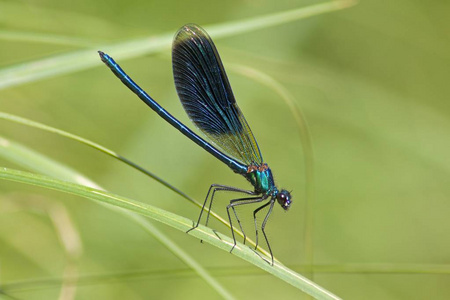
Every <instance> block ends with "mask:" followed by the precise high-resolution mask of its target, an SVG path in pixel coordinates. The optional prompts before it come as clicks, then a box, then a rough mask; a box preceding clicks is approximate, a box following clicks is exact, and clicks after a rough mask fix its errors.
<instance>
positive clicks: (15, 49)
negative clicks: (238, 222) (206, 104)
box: [0, 0, 450, 299]
mask: <svg viewBox="0 0 450 300" xmlns="http://www.w3.org/2000/svg"><path fill="white" fill-rule="evenodd" d="M315 3H317V2H315V1H293V0H278V1H270V0H260V1H256V0H253V1H236V0H232V1H221V2H216V1H204V0H196V1H164V2H162V1H142V0H128V1H119V0H112V1H87V0H81V1H54V0H47V1H45V0H38V1H1V2H0V38H1V40H0V43H1V44H0V45H1V47H0V68H1V69H0V72H1V71H5V70H6V71H8V70H10V69H11V68H14V67H16V66H20V65H21V64H24V63H29V62H34V61H39V60H40V59H43V58H51V57H54V56H55V57H56V56H58V55H60V54H64V53H70V52H72V51H78V50H81V49H88V48H95V47H96V46H97V45H103V44H109V43H111V44H113V43H120V42H123V41H127V40H129V39H134V38H142V37H146V36H148V37H151V36H158V35H162V34H168V33H169V34H170V33H173V34H174V33H175V32H176V30H177V29H178V28H179V27H181V26H182V25H183V24H185V23H190V22H194V23H197V24H200V25H202V26H205V27H206V28H207V25H208V24H221V23H224V22H229V21H237V20H246V19H249V18H252V17H255V16H259V15H264V14H270V13H274V12H281V11H285V10H292V9H296V8H299V7H306V6H308V5H312V4H315ZM449 12H450V2H448V1H444V0H440V1H438V0H432V1H419V0H414V1H406V0H398V1H393V2H385V1H375V0H367V1H361V2H360V3H358V4H357V5H356V6H354V7H351V8H348V9H344V10H340V11H335V12H331V13H327V14H323V15H320V16H315V17H311V18H308V19H304V20H299V21H294V22H288V23H285V24H282V25H279V26H273V27H270V28H266V29H262V30H256V31H251V32H247V33H244V34H235V35H233V36H231V37H227V38H221V39H214V36H212V38H213V39H214V40H215V42H216V46H217V48H218V50H219V52H220V54H221V56H222V60H223V62H224V65H225V68H226V69H227V70H228V76H229V78H230V82H231V85H232V87H233V90H234V93H235V96H236V98H237V100H238V102H239V105H240V107H241V109H242V111H243V112H244V114H245V116H246V118H247V121H248V122H249V124H250V125H251V127H252V130H253V132H254V134H255V136H256V138H257V140H258V143H259V145H260V147H261V150H262V153H263V156H264V159H265V161H266V162H268V163H269V164H270V166H271V168H272V170H273V172H274V174H275V179H276V181H277V183H278V185H279V186H280V187H283V188H287V189H291V190H293V196H294V204H293V205H292V208H291V210H290V211H289V212H288V213H284V212H283V211H282V210H281V209H280V208H279V207H275V209H274V213H273V214H272V216H271V219H270V220H269V224H268V229H267V230H268V233H269V238H270V240H271V246H272V249H273V251H274V254H275V256H276V257H277V258H278V259H279V260H280V261H281V262H282V263H284V264H285V265H287V266H288V267H290V268H292V269H294V270H296V271H298V272H300V273H302V272H306V271H307V269H306V268H305V265H308V264H310V263H312V264H313V267H312V268H313V274H309V273H308V274H306V275H309V276H310V278H312V279H313V280H314V281H315V282H317V283H318V284H319V285H321V286H323V287H324V288H326V289H328V290H330V291H332V292H333V293H335V294H337V295H339V296H340V297H343V298H344V299H448V298H449V297H450V278H449V276H450V251H449V249H450V239H449V236H450V222H449V212H450V201H449V195H450V176H449V173H450V156H449V150H450V139H449V133H450V118H449V116H450V105H449V101H448V100H449V95H450V84H449V79H450V74H449V65H450V39H449V31H448V28H450V13H449ZM44 38H45V39H44ZM96 55H97V54H96V53H95V52H94V51H93V53H92V56H96ZM120 63H121V65H122V66H123V67H124V68H125V69H126V70H127V72H128V73H129V74H130V75H132V76H133V78H134V79H135V80H136V81H137V82H138V83H140V84H141V86H142V87H143V88H145V89H146V90H147V91H148V92H149V93H150V94H151V95H152V96H153V97H154V98H155V99H157V100H158V101H159V103H160V104H161V105H162V106H164V107H165V108H166V109H167V110H168V111H170V112H171V113H172V114H173V115H175V116H176V117H178V118H180V119H181V120H182V121H183V122H186V123H187V124H190V122H189V120H188V118H187V116H186V114H185V113H184V112H183V109H182V107H181V105H180V103H179V101H178V98H177V96H176V92H175V88H174V86H173V79H172V70H171V62H170V50H167V51H163V52H161V53H159V54H152V55H145V56H140V57H138V58H135V59H129V60H123V61H120ZM26 66H28V67H30V68H31V67H32V66H30V65H29V64H27V65H26ZM242 68H251V69H254V70H256V71H258V72H263V73H264V74H265V75H267V76H270V77H272V78H273V79H275V80H276V81H277V82H278V83H279V84H280V85H281V86H282V87H283V88H284V89H285V90H286V91H287V92H288V93H289V94H290V95H291V97H292V98H293V99H294V101H295V104H296V105H297V107H299V108H300V109H301V110H302V112H303V115H304V117H305V120H306V121H307V123H308V125H309V130H310V135H311V138H312V146H313V150H314V175H315V178H314V182H308V181H307V180H306V177H305V159H304V155H305V153H304V147H302V143H301V138H300V135H299V130H298V129H299V128H298V124H297V123H296V121H295V119H294V118H293V114H292V110H291V109H290V108H289V107H288V106H287V105H286V103H285V102H284V101H283V99H282V97H281V96H280V94H279V93H277V92H275V91H274V90H273V89H271V88H270V87H269V86H267V85H265V84H262V83H261V82H258V81H255V80H254V79H252V78H250V77H249V76H246V74H244V73H242V72H239V71H238V70H240V69H242ZM0 105H1V111H3V112H8V113H10V114H15V115H18V116H21V117H25V118H29V119H31V120H35V121H38V122H42V123H44V124H48V125H50V126H54V127H56V128H60V129H62V130H66V131H69V132H71V133H74V134H77V135H80V136H82V137H85V138H87V139H91V140H93V141H95V142H98V143H100V144H102V145H104V146H106V147H108V148H110V149H112V150H114V151H117V152H118V153H120V154H122V155H124V156H126V157H128V158H130V159H132V160H133V161H135V162H137V163H139V164H140V165H142V166H143V167H145V168H147V169H149V170H151V171H152V172H154V173H156V174H158V175H159V176H161V177H162V178H164V179H166V180H167V181H169V182H170V183H171V184H173V185H175V186H176V187H178V188H180V189H181V190H183V191H184V192H186V193H187V194H189V195H191V196H192V197H194V198H195V199H197V200H198V201H202V200H203V198H204V196H205V193H206V191H207V188H208V187H209V185H210V184H211V183H222V184H229V185H234V186H238V187H242V188H249V186H248V184H247V183H246V182H245V180H243V179H242V178H241V177H239V176H236V175H234V174H233V173H232V172H231V171H230V170H228V169H227V167H226V166H224V165H223V164H221V163H220V162H218V161H217V160H216V159H214V158H213V157H212V156H210V155H209V154H207V153H206V152H205V151H203V150H201V149H200V148H199V147H198V146H196V145H195V144H194V143H192V142H191V141H189V140H188V139H186V138H185V137H183V136H182V135H180V134H179V133H178V132H177V131H176V130H174V129H173V128H171V127H170V125H168V124H167V123H165V122H164V121H162V120H161V119H160V118H159V117H158V116H157V115H156V114H155V113H153V112H152V111H151V110H149V109H148V108H146V107H145V106H144V105H143V104H142V103H141V102H140V101H139V100H138V99H137V98H136V97H135V96H134V95H132V94H131V93H130V92H129V91H128V90H127V89H126V88H125V87H123V86H122V84H121V83H120V82H119V81H118V80H117V79H116V78H114V77H113V75H112V74H111V72H110V71H109V70H107V68H106V67H104V66H102V65H100V64H98V65H97V66H96V67H94V68H90V69H86V70H83V71H80V72H74V73H69V74H64V75H60V76H54V77H52V78H46V79H43V80H37V81H33V82H28V83H26V84H19V85H15V86H12V87H6V88H3V89H2V90H0ZM0 126H1V127H0V135H1V136H3V137H5V138H7V139H11V140H13V141H16V142H19V143H21V144H22V145H24V146H26V147H28V148H30V149H33V150H34V151H37V152H40V153H42V154H44V155H46V156H48V157H51V158H52V159H54V160H56V161H59V162H60V163H62V164H64V165H67V166H69V167H71V168H72V169H74V170H77V171H78V172H80V173H82V174H84V175H85V176H87V177H88V178H90V179H91V180H93V181H95V182H96V183H97V184H99V185H101V186H102V187H104V188H105V189H107V190H109V191H111V192H114V193H117V194H120V195H123V196H126V197H130V198H132V199H136V200H139V201H142V202H145V203H149V204H152V205H154V206H157V207H160V208H163V209H165V210H168V211H171V212H174V213H176V214H179V215H182V216H185V217H188V218H190V219H193V220H194V219H196V218H197V216H198V213H199V209H198V208H196V207H194V206H193V205H191V204H189V203H188V202H187V201H185V200H184V199H182V198H181V197H179V196H178V195H176V194H174V193H173V192H171V191H169V190H167V189H166V188H164V187H162V186H161V185H160V184H158V183H156V182H154V181H152V180H150V179H149V178H148V177H145V176H143V175H142V174H139V173H138V172H136V171H135V170H132V169H131V168H129V167H127V166H125V165H123V164H121V163H119V162H117V161H116V160H114V159H111V158H110V157H107V156H106V155H104V154H102V153H100V152H98V151H96V150H93V149H90V148H88V147H86V146H83V145H80V144H78V143H77V142H75V141H72V140H68V139H65V138H62V137H60V136H57V135H54V134H50V133H46V132H43V131H40V130H37V129H32V128H29V127H25V126H22V125H18V124H14V123H11V122H8V121H4V120H1V121H0ZM303 146H305V145H303ZM0 164H1V166H5V167H11V168H16V169H24V170H26V168H24V167H23V166H20V165H18V164H15V163H12V162H10V161H8V160H7V159H5V158H3V157H0ZM307 188H309V189H310V191H313V193H312V194H313V195H314V197H313V198H312V199H310V200H309V201H310V203H311V211H312V213H313V214H312V217H313V222H314V227H313V228H306V232H305V219H306V218H307V216H306V214H307V213H308V210H306V201H305V199H306V192H305V191H306V190H307ZM225 203H227V202H226V199H222V200H220V201H218V202H217V203H216V205H215V207H214V208H215V211H217V212H218V213H219V214H221V215H222V216H223V217H225V216H226V212H225ZM309 217H311V215H309ZM243 219H246V221H247V222H248V221H250V222H251V212H250V211H246V213H244V214H243ZM155 225H156V226H157V227H158V228H159V229H160V230H161V231H163V232H164V233H165V234H166V235H167V236H168V237H170V238H171V239H173V240H174V241H175V242H176V243H178V244H179V245H181V246H182V247H183V249H184V250H185V251H186V252H187V253H189V254H190V255H192V257H193V258H194V259H196V260H197V261H199V262H200V263H201V264H202V265H203V266H204V267H205V268H207V269H208V270H209V271H210V272H211V273H212V274H213V276H214V277H215V278H216V279H217V280H218V281H219V282H220V283H221V284H222V285H223V286H224V287H225V288H226V289H227V290H228V291H229V292H231V293H232V294H233V295H234V296H235V297H237V298H241V299H242V298H262V299H268V298H274V297H280V298H283V299H294V298H295V299H297V298H299V297H303V296H304V294H303V293H302V292H300V291H299V290H297V289H295V288H294V287H292V286H290V285H289V284H287V283H285V282H283V281H281V280H279V279H277V278H274V277H272V276H271V275H268V274H265V273H264V272H262V271H260V270H259V269H256V268H255V267H254V266H252V265H249V264H248V263H246V262H244V261H241V260H240V259H238V258H236V257H235V256H233V255H230V254H228V253H226V252H223V251H220V250H217V249H216V248H214V247H211V246H209V245H207V244H201V243H199V241H198V240H197V239H194V238H192V237H190V236H189V235H187V234H184V233H181V232H179V231H175V230H173V229H171V228H168V227H166V226H164V225H161V224H155ZM212 227H214V228H215V229H217V230H218V231H219V232H222V233H225V234H229V229H228V228H226V227H224V226H223V225H219V224H218V223H217V222H213V224H212ZM58 232H62V233H61V234H59V233H58ZM308 234H309V235H312V240H313V242H314V243H313V244H312V247H313V248H312V252H313V261H312V262H311V261H309V260H310V259H311V255H305V251H307V250H305V249H307V248H308V247H311V245H309V246H308V245H305V241H306V243H307V238H306V237H307V235H308ZM60 236H63V237H66V238H68V239H69V241H65V242H63V241H62V240H61V238H60ZM67 243H68V244H69V245H72V246H71V247H72V248H70V249H71V250H70V249H69V250H65V248H64V246H63V245H67ZM310 250H311V249H310ZM69 262H70V263H69ZM70 267H72V268H76V270H77V271H76V272H75V273H74V272H72V273H70V269H69V268H70ZM72 271H73V270H72ZM67 274H77V275H78V276H80V277H81V279H80V282H79V284H78V285H77V286H76V288H75V289H73V290H71V291H63V292H62V291H61V282H60V281H61V278H63V277H64V276H65V275H67ZM94 275H98V276H99V277H92V276H94ZM2 287H3V288H4V289H5V292H6V293H8V294H10V295H13V296H15V297H17V298H18V299H56V298H58V297H59V298H60V299H73V298H76V299H149V298H154V299H180V298H183V299H204V298H208V299H219V298H220V295H218V294H217V292H216V291H215V290H213V289H212V288H211V287H210V286H209V285H207V284H206V283H205V282H204V281H203V280H202V279H200V278H199V277H198V276H197V275H196V274H195V273H193V272H192V271H191V270H189V269H188V268H187V267H186V266H185V265H184V264H183V263H182V262H181V261H180V260H179V259H178V258H177V257H175V256H174V255H173V254H171V253H170V252H169V251H168V250H167V249H166V248H165V247H164V246H162V245H161V244H160V243H159V242H158V241H157V240H155V239H154V238H152V237H151V236H149V235H148V234H147V233H146V232H144V231H143V230H142V229H141V228H140V227H139V226H137V225H136V224H135V223H133V222H130V220H129V219H126V218H123V216H121V215H119V214H117V213H115V212H112V211H110V210H107V209H105V208H104V207H103V206H100V205H98V204H96V203H93V202H90V201H88V200H85V199H82V198H80V197H75V196H71V195H67V194H62V193H59V192H54V191H48V190H45V189H42V188H38V187H33V186H26V185H23V184H19V183H12V182H8V181H0V289H1V288H2ZM1 297H2V296H1V295H0V298H1ZM5 298H6V296H5Z"/></svg>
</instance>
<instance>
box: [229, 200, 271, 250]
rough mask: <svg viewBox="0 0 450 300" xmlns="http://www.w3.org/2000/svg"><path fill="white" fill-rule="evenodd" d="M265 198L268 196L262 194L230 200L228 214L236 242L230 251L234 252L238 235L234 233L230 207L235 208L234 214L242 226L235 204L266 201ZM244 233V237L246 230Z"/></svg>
mask: <svg viewBox="0 0 450 300" xmlns="http://www.w3.org/2000/svg"><path fill="white" fill-rule="evenodd" d="M265 199H267V196H266V195H262V196H259V197H248V198H239V199H234V200H231V201H230V204H229V205H228V206H227V214H228V220H229V221H230V226H231V235H232V236H233V242H234V244H233V247H232V248H231V250H230V252H232V251H233V249H234V247H236V237H235V235H234V230H233V222H232V221H231V216H230V207H231V208H232V209H233V211H234V214H235V216H236V219H237V221H238V223H239V226H240V220H239V218H238V216H237V214H236V211H235V210H234V207H235V206H239V205H245V204H251V203H258V202H261V201H264V200H265ZM241 230H242V227H241ZM242 233H243V234H244V237H245V233H244V232H242Z"/></svg>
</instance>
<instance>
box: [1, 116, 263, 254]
mask: <svg viewBox="0 0 450 300" xmlns="http://www.w3.org/2000/svg"><path fill="white" fill-rule="evenodd" d="M0 119H4V120H8V121H12V122H15V123H19V124H22V125H26V126H29V127H33V128H37V129H41V130H44V131H48V132H51V133H55V134H58V135H60V136H63V137H66V138H69V139H71V140H74V141H77V142H79V143H82V144H84V145H87V146H89V147H91V148H94V149H96V150H99V151H101V152H103V153H105V154H107V155H109V156H111V157H113V158H115V159H117V160H119V161H121V162H123V163H125V164H127V165H129V166H130V167H132V168H134V169H136V170H138V171H139V172H141V173H143V174H145V175H147V176H149V177H151V178H153V179H154V180H156V181H157V182H159V183H160V184H162V185H164V186H165V187H167V188H168V189H170V190H171V191H173V192H175V193H177V194H178V195H180V196H181V197H183V198H184V199H186V200H188V201H189V202H191V203H193V204H194V205H196V206H197V207H199V208H202V207H203V205H202V204H200V203H199V202H198V201H196V200H194V199H192V198H191V197H189V196H188V195H186V194H185V193H184V192H182V191H181V190H179V189H177V188H176V187H174V186H173V185H171V184H169V183H168V182H166V181H165V180H163V179H161V178H159V177H158V176H156V175H155V174H153V173H152V172H150V171H148V170H146V169H144V168H142V167H141V166H139V165H137V164H135V163H134V162H132V161H130V160H129V159H127V158H125V157H123V156H121V155H119V154H117V153H115V152H114V151H111V150H109V149H107V148H105V147H103V146H101V145H99V144H97V143H94V142H92V141H90V140H87V139H85V138H82V137H80V136H77V135H74V134H71V133H69V132H66V131H63V130H60V129H57V128H54V127H51V126H47V125H44V124H41V123H38V122H35V121H31V120H28V119H25V118H22V117H19V116H14V115H11V114H7V113H5V112H0ZM205 210H206V211H208V209H207V208H205ZM210 213H211V215H212V216H214V218H216V219H217V220H218V221H219V222H221V223H222V224H224V225H225V226H227V227H228V228H230V224H228V222H227V221H225V219H223V218H222V217H221V216H219V215H218V214H217V213H215V212H213V211H211V212H210ZM233 230H234V232H235V233H237V234H238V235H239V236H241V237H243V236H244V235H243V234H242V232H240V231H239V230H237V229H236V228H233ZM247 242H248V243H249V244H250V245H252V246H256V243H255V242H254V241H253V240H251V239H249V238H247ZM258 251H260V252H261V253H263V254H264V255H269V254H268V252H267V251H266V250H264V249H262V248H261V247H259V246H258Z"/></svg>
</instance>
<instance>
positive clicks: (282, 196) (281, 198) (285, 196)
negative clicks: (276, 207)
mask: <svg viewBox="0 0 450 300" xmlns="http://www.w3.org/2000/svg"><path fill="white" fill-rule="evenodd" d="M277 201H278V203H279V204H280V205H281V207H282V208H283V209H284V210H288V209H289V207H290V206H291V203H292V200H291V193H290V192H288V191H286V190H281V191H279V192H278V194H277Z"/></svg>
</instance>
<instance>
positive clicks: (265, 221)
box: [261, 199, 275, 266]
mask: <svg viewBox="0 0 450 300" xmlns="http://www.w3.org/2000/svg"><path fill="white" fill-rule="evenodd" d="M270 203H271V205H270V207H269V211H268V212H267V215H266V217H265V218H264V221H263V222H262V225H261V231H262V232H263V234H264V238H265V239H266V243H267V247H268V248H269V252H270V257H271V258H272V266H273V253H272V248H270V244H269V240H268V239H267V235H266V232H265V230H264V229H265V228H266V223H267V220H269V216H270V214H271V213H272V209H273V205H274V204H275V200H273V199H272V200H271V201H270Z"/></svg>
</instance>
